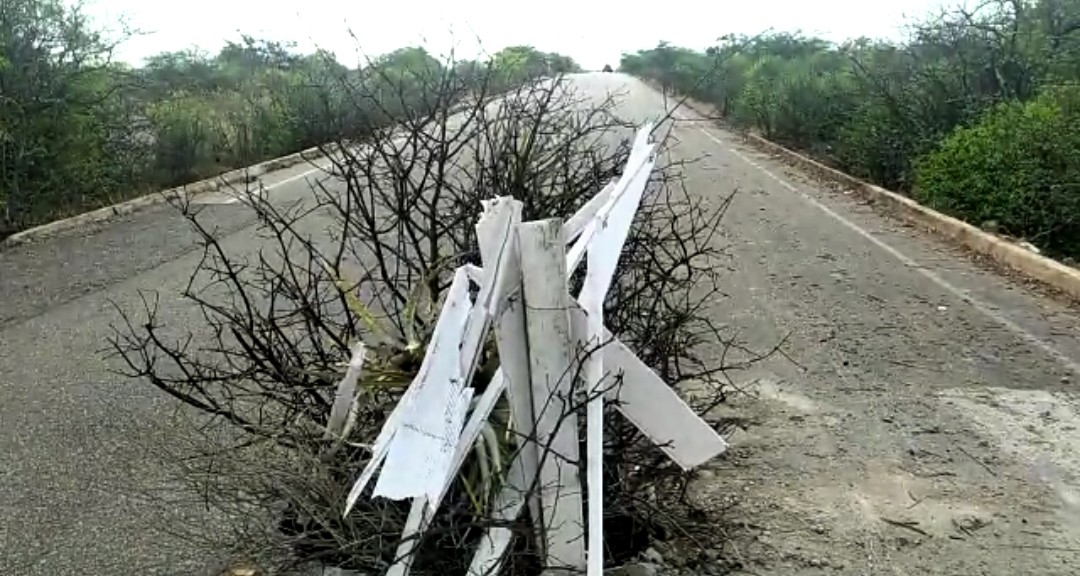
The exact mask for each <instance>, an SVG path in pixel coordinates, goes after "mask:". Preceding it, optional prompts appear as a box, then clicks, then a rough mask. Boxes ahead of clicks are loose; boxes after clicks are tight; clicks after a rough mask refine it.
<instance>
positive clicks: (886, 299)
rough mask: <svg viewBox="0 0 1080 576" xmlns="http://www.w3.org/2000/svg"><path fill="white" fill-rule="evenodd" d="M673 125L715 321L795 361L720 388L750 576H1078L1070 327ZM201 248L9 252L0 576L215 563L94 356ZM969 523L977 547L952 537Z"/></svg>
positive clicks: (728, 140) (300, 184) (1074, 352)
mask: <svg viewBox="0 0 1080 576" xmlns="http://www.w3.org/2000/svg"><path fill="white" fill-rule="evenodd" d="M575 82H576V83H577V85H578V86H579V87H580V88H582V89H584V90H586V91H588V92H591V93H594V94H597V95H600V94H603V93H606V92H607V91H610V90H626V91H627V95H626V97H625V101H624V102H623V104H622V110H623V112H625V113H626V114H627V115H629V116H633V117H635V118H636V119H639V120H644V119H646V118H648V117H654V116H656V115H658V114H660V113H661V112H662V106H663V101H662V98H661V97H660V95H659V94H657V93H656V92H655V91H653V90H652V89H650V88H648V87H646V86H645V85H643V84H641V83H640V82H638V81H636V80H633V79H630V78H627V77H625V76H621V75H618V74H586V75H580V76H578V77H576V78H575ZM679 114H680V115H681V118H684V119H681V120H678V121H677V122H676V123H675V124H676V126H675V128H674V130H675V133H676V135H677V137H678V140H679V143H678V144H677V145H676V147H675V148H674V149H673V151H672V154H674V155H676V156H681V157H685V158H696V157H700V156H703V155H704V158H703V159H701V160H699V161H698V162H697V163H696V164H694V166H693V169H692V171H691V172H690V173H689V174H688V181H687V183H688V185H689V186H690V188H691V190H692V191H693V192H695V193H697V194H700V195H703V196H706V197H714V198H721V197H725V196H727V195H729V194H731V193H733V192H734V193H736V196H735V200H734V202H733V204H732V206H731V208H730V210H729V212H728V214H727V216H726V224H725V225H724V234H723V236H722V237H721V238H720V239H718V241H719V242H723V243H724V245H725V248H726V250H727V252H728V254H730V258H731V259H730V267H731V271H730V272H728V273H727V277H728V278H729V279H730V282H729V285H728V286H727V292H728V297H727V298H725V299H723V300H721V301H718V302H716V303H715V305H714V309H713V310H712V313H713V314H716V315H717V317H718V318H719V319H721V320H722V321H723V322H725V323H726V324H727V325H728V326H730V328H731V329H732V330H736V331H738V333H739V334H740V335H741V337H742V338H743V340H745V341H747V342H748V343H750V344H751V345H754V346H757V347H759V348H768V347H771V346H772V345H773V344H775V343H776V342H777V341H779V340H781V339H783V338H785V337H787V343H786V346H785V350H786V351H787V354H788V355H789V356H790V357H791V359H792V360H791V361H789V360H786V359H784V358H780V357H776V358H773V359H770V360H769V361H768V362H765V363H763V364H761V365H759V366H756V367H755V368H753V369H752V370H751V371H749V372H747V373H745V374H739V375H737V376H736V377H737V378H739V379H740V382H742V383H744V384H746V385H747V386H748V387H750V388H752V389H754V390H756V391H757V396H756V397H755V398H752V399H738V400H736V401H735V409H736V410H737V411H738V413H739V415H740V416H741V417H743V418H744V419H745V420H746V421H747V423H746V426H745V428H746V429H745V436H746V437H747V438H749V440H747V441H746V444H745V445H738V447H737V448H736V450H735V455H736V456H737V457H734V458H731V459H726V460H724V461H723V462H720V463H718V467H719V468H720V469H721V470H722V471H721V472H720V473H718V474H717V476H716V478H715V479H714V480H713V481H712V482H710V483H709V485H707V486H703V487H701V489H700V491H701V494H702V497H705V498H713V497H715V498H720V497H721V496H723V494H725V493H729V492H730V491H732V490H740V491H742V493H743V494H745V495H746V496H745V497H744V504H743V508H742V509H741V512H736V513H737V514H739V513H743V514H746V515H747V517H748V518H753V519H755V525H756V526H757V527H758V528H761V527H765V528H763V529H762V530H763V531H764V532H765V533H766V535H768V534H769V533H770V532H771V534H772V535H771V541H772V543H771V544H762V542H763V541H764V542H767V541H768V539H767V538H766V539H765V540H763V539H761V538H756V539H753V541H752V544H748V545H747V546H745V547H744V548H743V549H744V550H751V551H753V552H752V553H753V554H755V555H756V556H755V558H756V557H758V556H760V558H759V559H758V560H754V562H755V563H757V564H759V566H758V568H759V569H758V570H757V571H758V572H759V573H775V574H802V573H806V574H817V573H823V574H824V573H835V572H828V571H824V572H817V571H816V570H818V569H819V568H821V566H822V564H823V563H824V565H825V566H833V567H834V568H836V567H839V569H841V570H843V572H841V573H851V574H862V573H880V574H906V573H911V574H915V573H927V574H955V573H958V571H959V570H961V569H965V570H970V572H969V573H973V574H1002V575H1004V574H1016V573H1035V572H1038V573H1043V574H1059V573H1060V574H1065V573H1068V572H1067V570H1068V566H1069V563H1070V562H1071V561H1072V560H1074V559H1075V558H1073V557H1072V556H1070V555H1069V553H1068V552H1061V551H1055V550H1058V549H1066V548H1070V547H1071V548H1080V539H1078V538H1077V534H1078V533H1080V532H1078V528H1077V527H1078V526H1080V516H1078V515H1077V514H1076V510H1074V509H1073V508H1070V506H1076V505H1077V504H1076V503H1080V498H1077V499H1075V500H1070V498H1072V497H1073V491H1072V487H1075V486H1076V482H1077V477H1078V475H1080V450H1074V445H1073V444H1072V443H1071V442H1070V436H1076V435H1077V434H1078V433H1080V432H1077V431H1075V430H1073V429H1071V425H1072V423H1074V421H1075V423H1077V424H1078V425H1080V418H1078V417H1077V416H1076V415H1075V414H1074V413H1073V409H1072V405H1073V404H1072V403H1073V398H1072V395H1071V391H1072V388H1073V386H1074V384H1073V382H1075V381H1077V379H1080V340H1078V338H1077V335H1078V334H1080V332H1077V330H1076V328H1077V324H1078V315H1077V313H1076V311H1075V310H1072V309H1070V308H1069V307H1068V306H1066V305H1064V304H1061V303H1059V302H1057V301H1054V300H1052V299H1048V298H1045V297H1043V296H1040V295H1039V294H1038V293H1037V292H1035V291H1032V290H1030V289H1029V288H1027V287H1025V286H1023V285H1021V284H1017V283H1016V282H1014V281H1013V280H1010V279H1008V278H1004V277H1002V276H1000V275H997V274H995V273H993V272H992V271H989V270H987V269H985V268H984V267H981V266H979V265H978V264H976V263H974V262H972V261H971V260H970V259H969V258H968V257H967V256H965V255H964V254H963V253H961V252H960V251H959V250H956V249H954V248H952V247H950V246H948V245H945V244H943V243H941V242H939V241H938V240H935V239H933V238H929V237H927V236H925V235H923V234H920V233H918V232H916V231H914V230H912V229H910V228H907V227H905V226H903V225H901V224H900V223H898V222H895V221H890V220H887V219H885V218H882V217H880V216H878V215H876V214H875V213H873V212H872V211H871V210H869V209H868V208H866V207H865V206H862V205H859V204H858V203H856V202H855V201H854V200H852V199H850V198H849V197H847V196H846V195H844V194H843V193H842V191H833V190H826V189H822V188H821V187H820V186H819V185H817V184H815V183H813V182H812V181H810V180H807V179H806V178H804V177H803V176H801V175H799V174H797V173H793V172H791V171H789V170H788V169H787V168H786V167H785V166H783V165H782V164H780V163H778V162H777V161H775V160H773V159H771V158H769V157H766V156H763V155H762V154H760V153H757V152H755V151H754V150H752V149H749V148H747V147H745V146H744V145H743V144H742V143H741V141H740V140H739V139H738V138H737V137H735V136H734V135H732V134H729V133H726V132H724V131H723V130H721V129H719V128H716V127H715V126H712V125H710V124H708V123H706V122H703V121H694V118H697V116H696V115H695V114H694V113H693V112H691V111H681V112H680V113H679ZM315 177H320V173H319V172H318V171H317V170H314V171H313V169H312V167H310V166H297V167H293V168H290V169H287V170H283V171H281V172H277V173H274V174H270V175H267V176H265V177H264V178H263V181H264V183H265V184H266V185H267V186H268V187H270V193H271V194H272V196H273V198H274V199H275V200H280V201H282V202H286V201H290V200H295V199H299V198H302V197H304V196H305V194H306V193H307V190H308V185H309V184H308V182H307V181H308V180H309V179H310V178H315ZM204 202H206V203H207V205H206V207H205V212H204V214H205V217H206V218H208V219H210V220H211V221H213V222H214V223H215V224H216V225H217V226H218V227H219V229H220V230H221V231H222V233H223V234H224V235H225V236H226V241H225V243H226V246H227V247H228V248H230V249H234V250H241V251H246V250H254V249H255V248H257V246H258V245H259V241H258V240H257V239H256V238H255V237H254V234H253V230H254V222H253V218H252V215H251V214H250V213H249V211H248V210H247V209H246V208H245V207H244V206H243V205H241V204H238V203H228V197H227V196H224V195H219V196H210V197H207V198H205V199H204ZM193 239H194V237H193V235H192V234H191V233H190V231H188V229H187V225H186V224H185V222H184V221H183V220H182V219H181V218H180V217H178V216H177V214H176V213H175V212H174V211H173V209H172V208H170V207H168V206H160V207H156V208H152V209H148V210H146V211H143V212H140V213H138V214H134V215H130V216H127V217H124V218H119V219H116V220H113V221H111V222H109V223H107V224H105V225H103V226H101V227H99V228H96V229H94V230H88V231H86V232H84V233H80V234H70V235H67V236H64V237H60V238H55V239H52V240H49V241H47V242H44V243H40V244H33V245H28V246H21V247H17V248H13V249H10V250H6V251H3V252H0V303H2V306H0V518H2V519H3V521H2V523H0V574H5V575H7V574H11V575H19V576H22V575H26V576H38V575H41V576H45V575H48V576H67V575H72V576H75V575H80V576H114V575H117V574H122V573H132V572H135V571H138V572H139V573H141V574H190V573H192V572H193V571H195V570H197V569H198V568H199V567H201V566H203V565H205V564H206V560H207V559H205V558H198V557H193V556H195V555H193V554H192V553H191V552H190V551H188V550H187V548H186V547H185V546H184V545H182V544H181V543H180V542H179V541H178V540H176V539H174V538H168V537H166V536H163V535H162V534H161V533H159V532H158V531H156V530H152V529H151V528H160V527H162V526H165V527H167V526H169V525H170V524H171V523H172V522H173V520H175V519H176V518H179V517H181V516H191V515H196V514H198V513H199V511H198V509H197V507H193V506H184V505H165V506H161V505H155V504H152V503H151V500H149V499H147V498H146V497H145V495H146V494H148V493H152V492H153V491H154V490H156V489H160V488H162V487H166V488H167V478H166V477H165V475H164V472H163V468H162V466H161V465H160V464H159V462H158V461H157V459H156V456H155V453H156V452H155V449H154V446H155V445H156V444H155V443H156V442H162V441H164V442H168V439H169V437H170V436H169V435H170V433H171V432H172V430H171V427H170V425H169V417H170V414H171V413H172V404H171V403H170V402H169V401H168V400H167V399H165V398H163V397H162V395H160V394H158V393H156V391H154V390H153V389H151V388H150V387H149V386H146V385H142V384H139V383H135V382H129V381H126V380H124V379H123V378H120V377H118V376H116V375H115V374H114V373H113V372H112V369H115V368H119V366H118V364H117V363H116V362H115V360H112V359H108V358H105V359H103V354H102V350H103V348H104V347H105V342H106V338H107V337H108V336H109V335H110V333H111V331H110V328H109V326H110V323H112V322H114V321H115V320H116V319H117V316H116V312H115V309H114V308H113V302H115V303H116V304H117V305H119V306H120V307H122V308H124V309H128V310H133V309H136V308H137V307H138V305H139V299H138V293H139V291H140V290H158V291H160V292H161V293H162V301H161V307H162V311H163V314H164V317H165V318H166V319H167V321H168V322H169V323H170V324H173V325H176V326H183V325H184V324H185V323H186V322H189V321H194V320H196V316H195V315H194V312H193V311H192V310H190V309H188V308H185V307H183V306H181V305H180V303H179V302H178V299H177V298H175V297H173V295H176V294H178V293H179V291H180V290H181V289H182V287H183V285H184V283H185V281H186V280H187V276H188V274H189V272H190V271H191V270H192V269H193V267H194V264H195V262H196V260H197V258H198V256H199V254H198V253H197V252H193V251H192V246H193V244H192V242H193ZM1029 412H1030V414H1029ZM1077 412H1078V413H1080V409H1078V410H1077ZM1044 415H1045V417H1044ZM755 445H756V446H757V447H755ZM935 467H937V468H935ZM939 468H940V469H939ZM935 470H936V472H935ZM939 472H940V474H938V473H939ZM762 478H768V479H769V482H768V483H767V484H765V483H763V482H761V479H762ZM755 479H756V480H755ZM909 496H910V497H911V499H912V500H908V497H909ZM920 498H921V500H920ZM912 501H915V502H917V503H920V504H919V506H911V507H909V506H910V505H911V502H912ZM1070 502H1072V504H1070ZM922 510H929V511H930V512H927V513H926V515H925V516H918V514H920V513H922V512H921V511H922ZM961 512H962V513H963V514H971V515H975V516H977V517H978V518H983V517H985V519H986V520H988V521H989V526H991V528H986V529H985V530H978V531H973V530H969V532H970V533H961V534H960V538H959V539H954V538H952V537H951V534H952V533H951V532H949V530H950V526H954V525H955V522H954V521H955V520H956V518H957V515H958V514H960V513H961ZM912 515H914V516H915V519H914V520H911V521H917V522H919V523H920V524H918V526H919V527H920V530H921V531H922V532H924V533H926V534H928V535H929V536H927V540H928V542H929V543H928V544H925V545H921V546H919V547H917V548H913V550H915V551H906V552H897V551H896V550H898V548H897V549H893V548H895V547H896V546H897V545H898V544H897V542H899V541H900V540H898V539H902V538H905V537H906V538H907V541H908V542H910V541H912V540H919V539H921V538H923V536H921V535H919V534H918V533H912V532H910V531H904V530H902V529H898V528H895V525H894V524H890V523H886V522H879V520H880V519H881V518H888V519H891V520H899V519H900V517H901V516H904V517H906V518H909V517H912ZM961 520H963V519H961ZM1021 520H1023V522H1021ZM818 525H824V526H825V528H824V530H825V531H818V530H817V529H816V528H815V529H814V530H808V529H807V528H806V527H807V526H815V527H816V526H818ZM969 528H970V526H969ZM980 528H981V526H980ZM783 534H787V535H788V536H786V537H785V536H782V535H783ZM777 540H780V541H781V542H779V543H777V542H776V541H777ZM983 540H985V541H983ZM796 544H797V545H796ZM793 546H794V548H793ZM890 550H891V552H890ZM747 553H748V554H749V553H751V552H747ZM1073 556H1075V554H1073ZM864 564H865V566H864ZM867 566H870V567H877V568H878V569H881V571H877V570H874V571H872V572H871V571H866V568H867ZM849 570H850V572H848V571H849ZM980 570H981V571H980Z"/></svg>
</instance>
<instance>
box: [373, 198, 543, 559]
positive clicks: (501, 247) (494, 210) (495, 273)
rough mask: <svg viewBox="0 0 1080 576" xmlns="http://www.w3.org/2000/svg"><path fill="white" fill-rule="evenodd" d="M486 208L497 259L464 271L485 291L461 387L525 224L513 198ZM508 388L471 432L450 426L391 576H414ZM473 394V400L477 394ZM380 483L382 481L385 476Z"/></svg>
mask: <svg viewBox="0 0 1080 576" xmlns="http://www.w3.org/2000/svg"><path fill="white" fill-rule="evenodd" d="M483 207H484V212H483V214H482V215H481V217H480V220H479V222H477V225H476V232H477V235H478V239H479V241H480V243H481V244H483V245H485V246H487V247H488V249H489V250H490V251H491V252H492V254H493V256H492V259H491V261H490V262H489V266H488V267H487V268H479V267H476V266H469V267H462V268H460V269H459V270H460V271H461V273H463V274H465V275H467V276H470V275H471V276H472V277H473V279H474V280H475V279H477V278H478V277H479V279H480V292H479V293H478V294H477V298H476V303H475V304H474V305H473V306H472V308H471V310H470V312H469V316H468V321H467V324H466V326H465V328H464V332H463V334H461V335H460V337H459V348H458V351H457V352H458V355H457V358H456V361H457V362H459V365H458V366H457V367H456V371H457V373H458V374H459V375H460V379H461V385H464V384H465V383H466V382H471V380H472V375H473V372H475V370H476V364H477V362H478V359H479V356H480V352H481V347H482V346H483V343H484V337H485V335H486V334H487V328H488V326H489V323H490V320H491V314H492V312H493V310H494V309H495V308H496V301H497V300H498V299H499V298H503V297H505V294H504V293H503V290H504V288H505V287H506V286H507V285H509V284H510V280H508V278H509V276H507V268H508V266H507V261H508V260H514V259H516V257H517V255H516V253H514V252H513V251H512V249H511V247H512V243H511V240H512V239H513V238H514V232H513V226H514V225H515V224H517V223H518V222H520V221H521V208H522V205H521V202H518V201H516V200H514V199H512V198H510V197H499V198H495V199H493V200H489V201H485V202H484V203H483ZM514 270H517V268H515V269H514ZM502 388H503V377H502V376H501V374H499V373H498V372H497V373H496V378H495V379H494V380H493V381H492V382H491V383H490V385H489V386H488V389H487V390H485V392H484V395H483V396H482V397H481V400H480V402H479V403H478V405H477V407H476V409H474V410H473V414H472V416H471V417H470V418H469V422H468V423H467V424H466V425H465V429H464V430H462V428H461V422H460V421H454V422H453V423H450V422H447V424H448V426H456V428H449V429H448V431H449V430H454V431H455V434H456V435H455V436H454V443H453V445H450V444H448V443H447V444H444V445H443V451H442V452H440V453H439V456H441V457H442V459H444V460H445V462H442V461H441V460H440V464H443V467H442V468H441V469H440V471H441V474H440V475H439V476H438V477H437V478H431V479H430V482H431V483H430V484H429V486H428V487H427V490H426V492H425V493H424V494H418V495H414V496H415V497H414V499H413V503H412V508H411V509H410V511H409V519H408V521H407V522H406V525H405V529H404V531H403V532H402V535H401V537H402V542H401V544H400V545H399V546H398V551H397V554H396V558H395V562H394V563H393V564H391V566H390V568H389V570H388V571H387V576H405V575H406V574H408V572H409V570H410V568H411V566H412V561H413V555H412V548H411V547H412V543H413V542H414V541H415V540H417V536H418V535H419V533H420V532H422V531H424V530H426V529H427V527H428V525H429V524H430V523H431V520H432V519H433V518H434V516H435V513H436V511H437V509H438V507H439V505H440V504H441V503H442V499H443V497H445V495H446V492H447V491H448V490H449V488H450V484H451V483H452V482H453V479H454V477H455V476H456V475H457V472H458V470H460V469H461V465H462V464H463V463H464V461H465V458H466V457H467V456H468V454H469V452H470V451H471V450H472V447H473V446H474V445H475V444H476V439H477V437H478V436H479V434H480V430H481V428H482V427H483V425H484V423H485V422H486V420H487V417H488V415H489V414H490V413H491V411H492V409H493V408H494V407H495V403H496V401H497V400H498V398H499V395H500V394H501V393H502ZM468 391H469V392H470V396H469V397H470V398H471V391H472V389H471V388H470V389H468ZM461 418H462V419H463V418H464V414H461ZM388 460H389V458H388ZM383 474H385V470H384V472H383ZM379 480H380V482H381V481H382V477H381V476H380V479H379Z"/></svg>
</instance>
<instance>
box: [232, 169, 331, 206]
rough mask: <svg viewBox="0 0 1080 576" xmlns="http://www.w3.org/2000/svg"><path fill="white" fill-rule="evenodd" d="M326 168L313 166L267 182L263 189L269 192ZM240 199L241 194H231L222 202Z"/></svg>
mask: <svg viewBox="0 0 1080 576" xmlns="http://www.w3.org/2000/svg"><path fill="white" fill-rule="evenodd" d="M326 168H329V166H328V167H326ZM326 168H321V167H320V168H312V169H311V170H308V171H307V172H304V173H302V174H296V175H293V176H289V177H288V178H286V179H284V180H282V181H280V182H274V183H273V184H266V185H264V186H263V190H266V191H267V192H269V191H271V190H273V189H275V188H278V187H280V186H284V185H286V184H288V183H290V182H295V181H297V180H299V179H301V178H307V177H308V176H310V175H312V174H314V173H316V172H325V171H326ZM239 201H240V196H229V198H228V199H227V200H225V201H224V202H222V204H236V203H237V202H239Z"/></svg>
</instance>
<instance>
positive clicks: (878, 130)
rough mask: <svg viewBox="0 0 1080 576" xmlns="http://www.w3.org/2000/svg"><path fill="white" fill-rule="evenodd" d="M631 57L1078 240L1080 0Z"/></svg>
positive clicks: (825, 147)
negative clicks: (899, 28) (899, 35)
mask: <svg viewBox="0 0 1080 576" xmlns="http://www.w3.org/2000/svg"><path fill="white" fill-rule="evenodd" d="M621 70H622V71H624V72H627V73H630V74H634V75H637V76H640V77H644V78H648V79H651V80H653V81H655V82H657V83H659V84H661V85H663V86H664V87H666V88H668V89H671V90H673V91H675V92H677V93H682V94H685V95H689V96H691V97H693V98H694V99H697V100H701V101H704V102H706V103H708V104H711V105H713V106H714V107H715V109H716V111H717V113H718V114H719V115H720V116H722V117H723V119H724V120H725V121H726V122H728V123H730V124H732V125H735V126H737V127H739V128H742V129H750V130H753V131H755V132H757V133H760V134H761V135H763V136H764V137H766V138H769V139H771V140H773V141H776V142H779V143H782V144H785V145H787V146H790V147H794V148H797V149H799V150H802V151H804V152H807V153H809V154H811V155H812V156H814V157H816V158H817V159H819V160H822V161H824V162H825V163H827V164H830V165H832V166H835V167H837V168H839V169H842V170H844V171H846V172H848V173H851V174H853V175H856V176H859V177H862V178H865V179H868V180H870V181H873V182H875V183H877V184H880V185H882V186H885V187H887V188H890V189H894V190H898V191H900V192H903V193H906V194H910V195H912V196H913V197H914V198H916V199H917V200H919V201H921V202H923V203H925V204H928V205H930V206H932V207H934V208H936V209H939V210H941V211H944V212H946V213H948V214H951V215H954V216H957V217H959V218H962V219H964V220H966V221H968V222H971V223H973V224H975V225H981V226H984V227H987V228H992V229H994V230H995V231H999V232H1001V233H1005V234H1008V235H1011V236H1015V237H1020V238H1024V239H1026V240H1028V241H1029V242H1032V243H1034V244H1035V245H1037V246H1039V247H1040V248H1042V249H1043V250H1046V251H1048V252H1049V253H1051V254H1054V255H1058V256H1065V257H1077V256H1080V188H1078V187H1080V87H1078V81H1080V1H1078V0H991V1H990V2H987V3H984V4H983V5H982V6H981V7H980V8H979V9H977V10H970V11H969V10H964V9H954V10H948V11H944V12H942V13H940V14H938V15H936V16H934V17H931V18H926V19H924V20H922V21H921V22H920V23H918V24H916V25H914V26H913V27H912V29H911V31H910V33H909V35H908V36H907V37H906V38H905V39H904V40H903V41H900V42H886V41H880V40H873V39H866V38H862V39H857V40H852V41H849V42H846V43H843V44H835V43H830V42H827V41H825V40H822V39H820V38H814V37H806V36H803V35H800V34H789V33H779V34H769V35H763V36H758V37H752V38H747V37H727V38H724V39H722V40H721V42H720V43H719V44H718V45H717V46H714V47H711V48H708V49H706V50H704V51H698V50H691V49H687V48H681V47H678V46H674V45H671V44H668V43H661V44H659V45H658V46H656V47H655V48H652V49H648V50H641V51H638V52H636V53H632V54H625V55H624V56H623V58H622V61H621Z"/></svg>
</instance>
